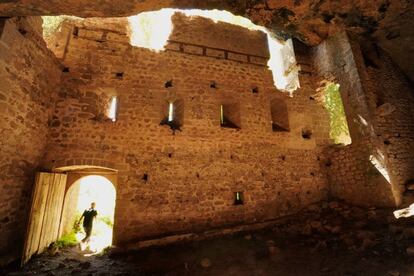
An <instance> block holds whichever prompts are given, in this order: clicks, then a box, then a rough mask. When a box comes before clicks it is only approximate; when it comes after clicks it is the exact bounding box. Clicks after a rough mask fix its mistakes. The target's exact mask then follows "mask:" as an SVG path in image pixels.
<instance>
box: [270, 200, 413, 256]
mask: <svg viewBox="0 0 414 276" xmlns="http://www.w3.org/2000/svg"><path fill="white" fill-rule="evenodd" d="M393 211H394V210H390V209H376V208H368V209H364V208H361V207H355V206H350V205H347V204H344V203H342V202H339V201H330V202H323V203H322V204H314V205H310V206H308V207H307V208H306V209H305V210H303V211H302V213H301V214H299V215H298V216H295V217H293V218H291V219H289V220H288V221H287V222H286V223H283V224H281V225H278V226H276V227H275V228H274V229H273V231H274V232H277V233H280V234H282V235H290V236H297V237H298V238H301V237H302V238H303V241H304V242H305V243H306V244H308V245H310V246H313V249H314V250H318V249H323V248H339V247H345V248H346V249H348V250H352V251H356V252H360V251H365V250H368V249H370V250H371V251H372V253H373V254H376V255H380V254H392V253H395V252H406V253H407V254H408V255H414V246H413V245H414V218H412V217H410V218H402V219H398V220H397V219H396V218H395V217H394V216H393Z"/></svg>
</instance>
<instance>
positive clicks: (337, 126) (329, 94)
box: [324, 83, 350, 144]
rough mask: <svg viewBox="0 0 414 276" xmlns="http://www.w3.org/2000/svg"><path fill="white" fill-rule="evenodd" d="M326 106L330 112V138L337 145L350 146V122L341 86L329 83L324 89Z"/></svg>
mask: <svg viewBox="0 0 414 276" xmlns="http://www.w3.org/2000/svg"><path fill="white" fill-rule="evenodd" d="M324 104H325V108H326V109H327V110H328V111H329V116H330V121H331V122H330V132H329V136H330V137H331V139H333V140H334V141H335V143H337V144H349V142H350V135H349V128H348V122H347V120H346V115H345V110H344V105H343V103H342V98H341V93H340V91H339V84H335V83H328V84H327V85H326V87H325V89H324Z"/></svg>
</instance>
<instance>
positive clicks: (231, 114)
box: [220, 103, 240, 129]
mask: <svg viewBox="0 0 414 276" xmlns="http://www.w3.org/2000/svg"><path fill="white" fill-rule="evenodd" d="M220 126H221V127H225V128H236V129H240V106H239V104H238V103H230V104H222V105H220Z"/></svg>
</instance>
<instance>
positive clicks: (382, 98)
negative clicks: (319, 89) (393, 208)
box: [363, 44, 414, 205]
mask: <svg viewBox="0 0 414 276" xmlns="http://www.w3.org/2000/svg"><path fill="white" fill-rule="evenodd" d="M368 45H369V44H368ZM372 47H374V48H373V49H366V48H365V49H363V54H364V61H365V62H364V65H365V74H364V77H365V81H364V83H365V85H366V87H367V89H366V90H367V95H368V96H369V98H368V102H369V105H370V108H371V112H372V114H373V125H374V128H375V131H376V134H377V137H378V144H380V145H381V150H382V152H383V154H384V156H385V157H386V167H387V170H388V173H389V175H390V179H391V183H392V184H393V188H394V190H395V191H394V194H395V195H396V196H397V199H398V203H399V204H402V205H409V204H412V202H413V200H414V197H413V194H412V191H408V190H407V187H406V186H407V184H409V183H412V182H413V180H414V161H413V160H414V108H413V106H414V94H413V92H414V89H413V86H412V84H411V83H410V82H409V81H408V80H407V78H406V76H405V75H404V74H403V72H402V71H401V70H400V69H399V68H398V67H397V66H396V65H395V64H394V63H393V61H392V60H391V58H390V57H389V56H388V54H387V53H386V52H385V51H383V50H382V49H380V48H377V47H375V45H373V46H372ZM378 148H379V147H378Z"/></svg>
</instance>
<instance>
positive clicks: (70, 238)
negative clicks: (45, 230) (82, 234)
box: [56, 232, 78, 248]
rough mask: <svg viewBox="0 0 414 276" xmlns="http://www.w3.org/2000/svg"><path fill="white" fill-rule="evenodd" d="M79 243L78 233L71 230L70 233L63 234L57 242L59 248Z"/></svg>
mask: <svg viewBox="0 0 414 276" xmlns="http://www.w3.org/2000/svg"><path fill="white" fill-rule="evenodd" d="M77 243H78V241H77V239H76V233H75V232H71V233H69V234H66V235H64V236H62V237H61V238H60V239H59V240H58V241H57V242H56V246H57V247H58V248H63V247H71V246H75V245H76V244H77Z"/></svg>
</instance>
